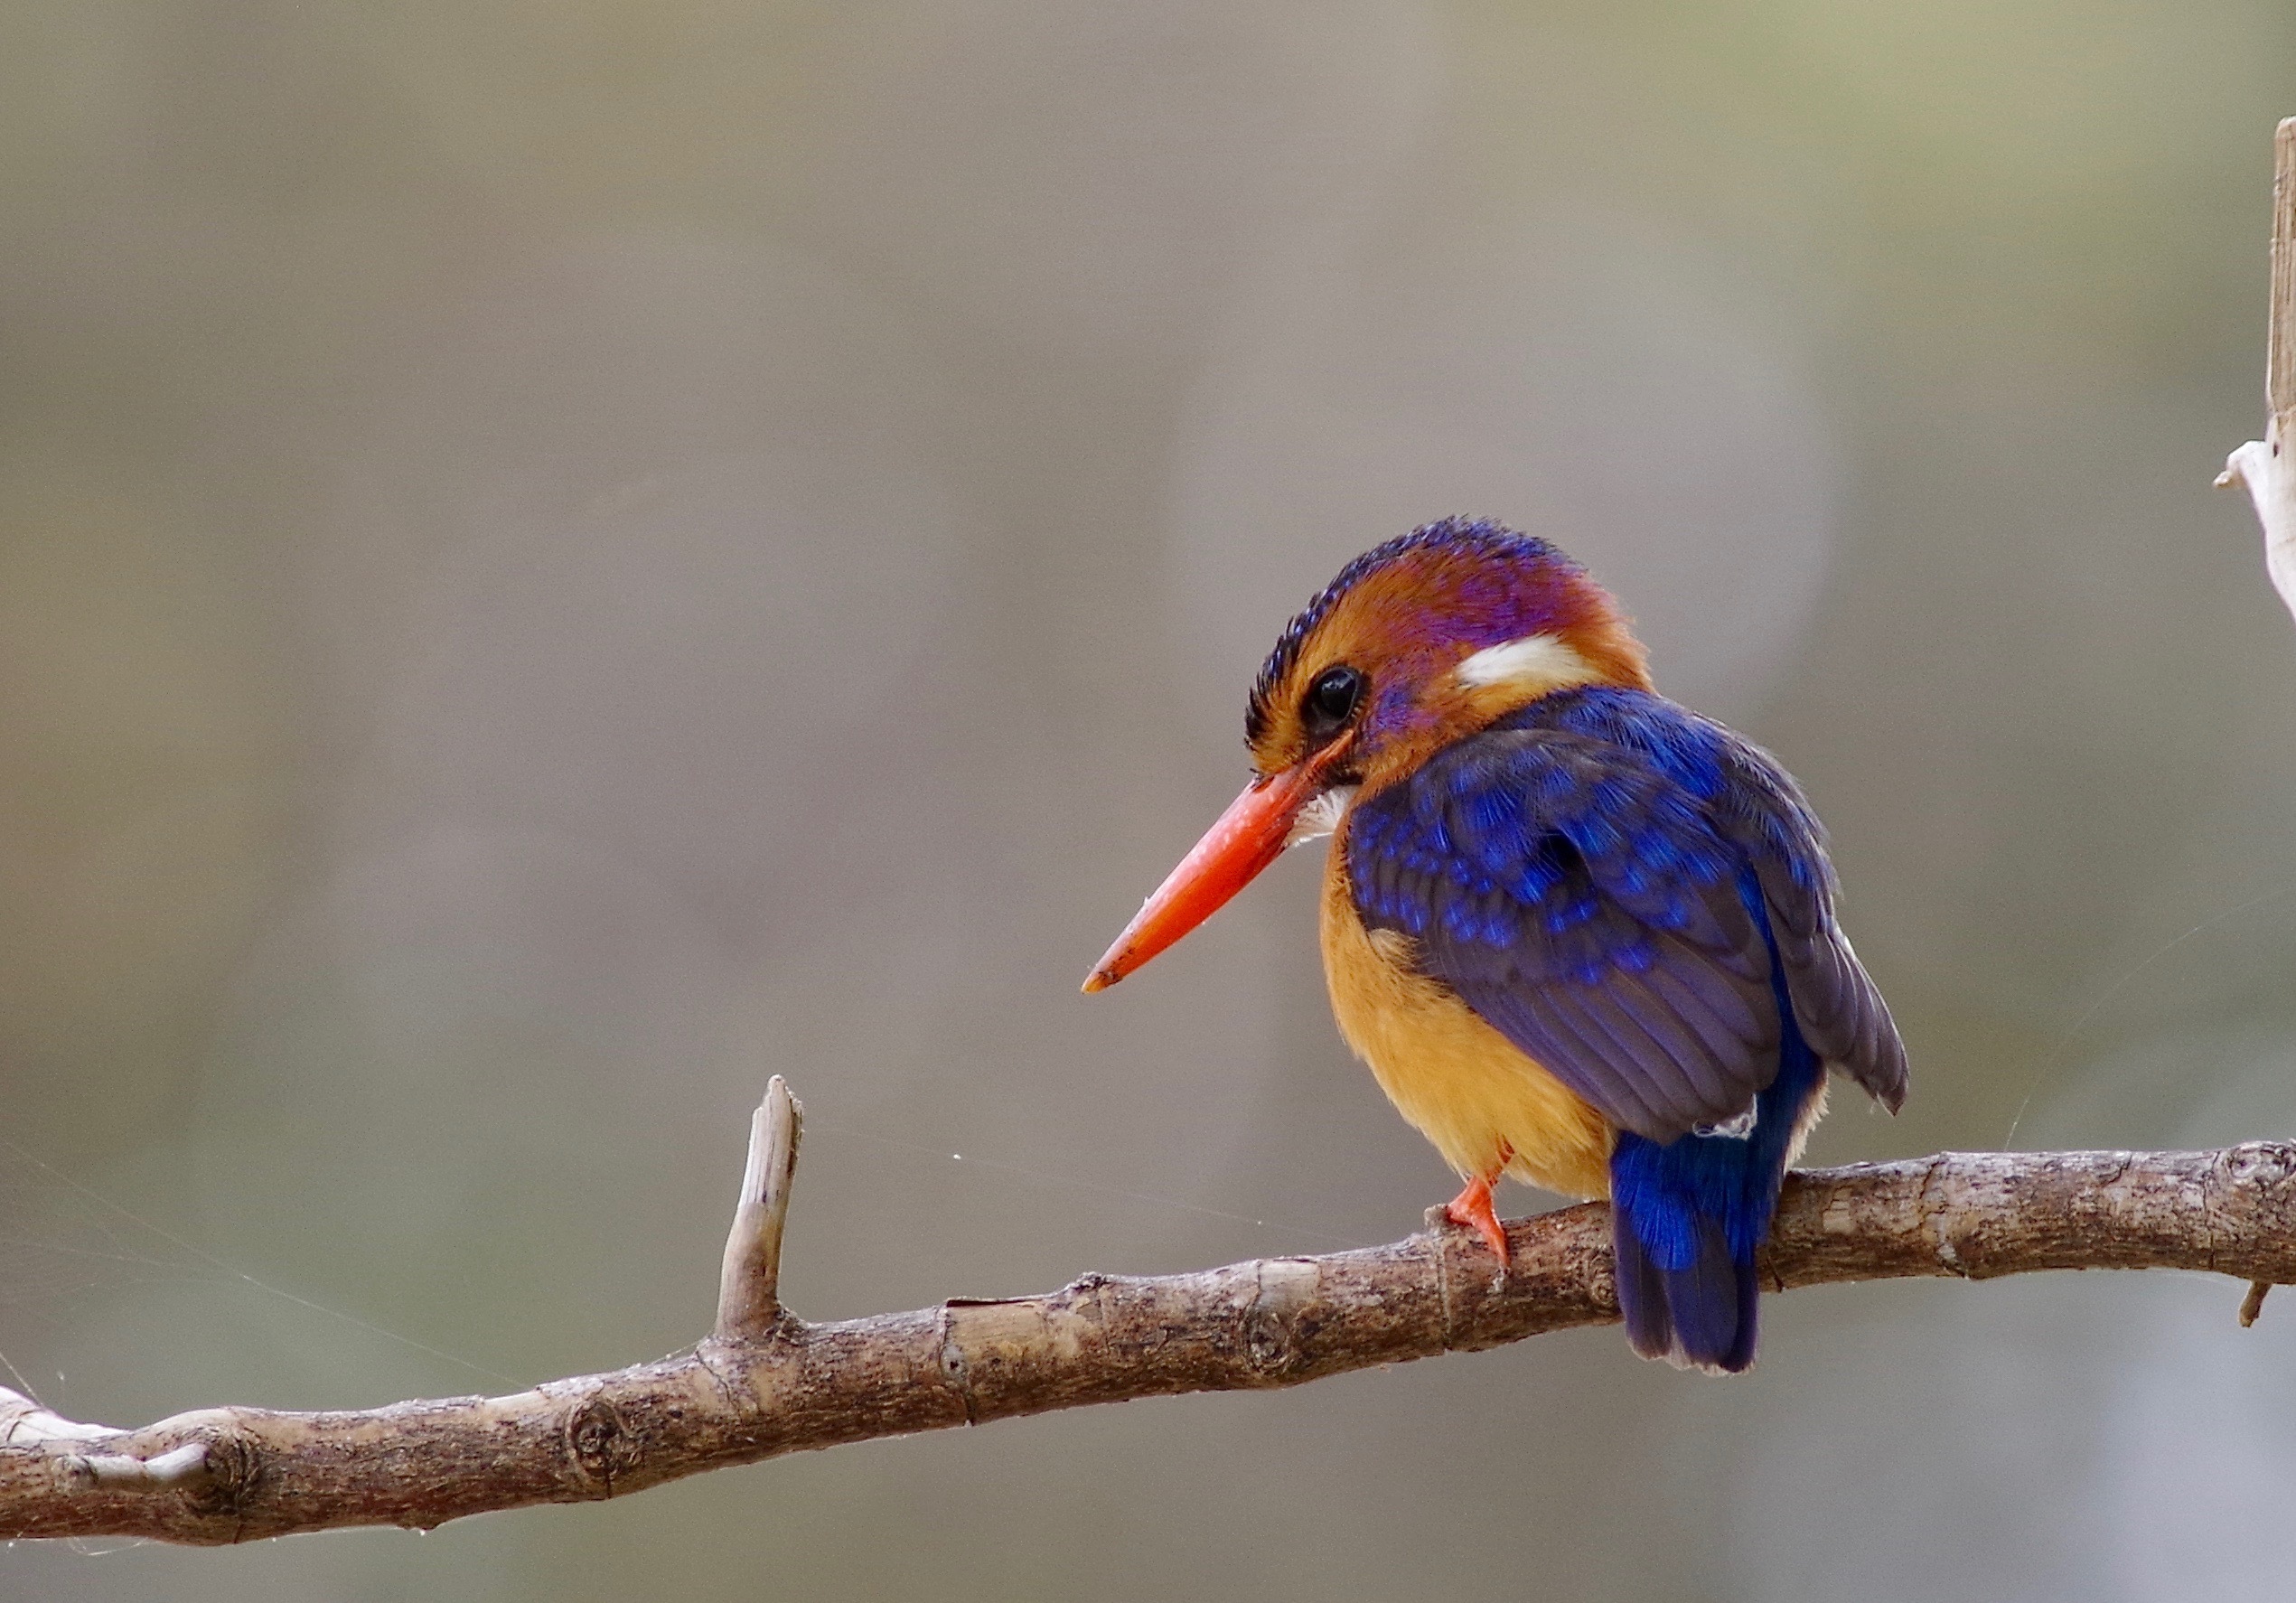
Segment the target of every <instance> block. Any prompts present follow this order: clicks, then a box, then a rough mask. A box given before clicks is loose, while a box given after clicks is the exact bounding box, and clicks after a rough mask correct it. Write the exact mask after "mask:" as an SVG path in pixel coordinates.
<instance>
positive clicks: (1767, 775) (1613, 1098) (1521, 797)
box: [1345, 689, 1905, 1141]
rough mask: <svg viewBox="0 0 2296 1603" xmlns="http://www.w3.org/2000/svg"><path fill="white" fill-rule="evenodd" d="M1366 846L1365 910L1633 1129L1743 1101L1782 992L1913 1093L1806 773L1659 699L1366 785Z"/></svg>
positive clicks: (1554, 706) (1553, 723)
mask: <svg viewBox="0 0 2296 1603" xmlns="http://www.w3.org/2000/svg"><path fill="white" fill-rule="evenodd" d="M1345 849H1346V852H1347V867H1348V873H1349V877H1350V880H1351V882H1352V885H1353V889H1354V901H1355V907H1356V911H1357V912H1358V913H1359V914H1361V915H1362V917H1363V919H1364V923H1366V924H1368V925H1370V926H1371V927H1373V928H1375V929H1390V930H1395V931H1398V932H1400V933H1403V934H1405V935H1408V936H1410V938H1411V940H1412V941H1413V942H1414V943H1415V949H1416V954H1417V955H1416V961H1417V963H1418V966H1419V967H1420V970H1421V971H1422V972H1424V973H1426V974H1428V975H1429V976H1430V977H1432V978H1434V979H1437V980H1441V981H1442V982H1444V983H1445V984H1447V985H1448V986H1449V987H1450V988H1451V989H1453V990H1454V991H1456V992H1457V995H1458V996H1459V998H1461V999H1462V1000H1463V1001H1465V1002H1466V1003H1467V1006H1468V1007H1470V1008H1473V1009H1474V1010H1475V1011H1476V1013H1477V1014H1479V1015H1481V1016H1482V1017H1483V1018H1485V1020H1486V1021H1488V1022H1489V1023H1490V1024H1491V1025H1492V1026H1495V1028H1497V1029H1498V1030H1499V1031H1500V1032H1501V1033H1502V1034H1504V1036H1507V1038H1508V1039H1509V1040H1511V1041H1512V1042H1513V1043H1514V1045H1517V1046H1519V1047H1520V1048H1522V1049H1523V1051H1524V1052H1525V1053H1527V1054H1528V1055H1531V1056H1532V1057H1533V1058H1535V1059H1536V1060H1537V1061H1538V1062H1540V1063H1541V1064H1544V1065H1545V1066H1546V1067H1547V1068H1548V1069H1549V1070H1550V1071H1551V1072H1552V1073H1554V1074H1555V1075H1556V1076H1557V1077H1558V1078H1560V1080H1562V1082H1563V1083H1565V1084H1567V1085H1569V1086H1570V1088H1571V1089H1572V1090H1573V1091H1575V1092H1578V1093H1579V1095H1580V1096H1583V1097H1585V1098H1586V1099H1587V1101H1589V1102H1590V1103H1592V1104H1593V1105H1594V1106H1595V1107H1596V1108H1597V1109H1598V1110H1599V1111H1601V1112H1602V1113H1603V1114H1604V1116H1605V1117H1607V1118H1608V1119H1609V1120H1611V1121H1612V1122H1613V1123H1614V1124H1617V1125H1619V1126H1621V1127H1623V1128H1625V1129H1627V1130H1634V1131H1635V1132H1636V1133H1637V1134H1640V1135H1643V1136H1645V1137H1648V1138H1649V1139H1653V1140H1658V1141H1667V1140H1672V1139H1674V1138H1675V1137H1677V1136H1680V1135H1682V1134H1684V1133H1685V1132H1687V1131H1689V1130H1691V1129H1692V1127H1694V1126H1696V1125H1700V1124H1707V1123H1715V1122H1720V1121H1721V1120H1728V1119H1729V1118H1731V1117H1733V1116H1734V1115H1736V1114H1738V1113H1740V1112H1742V1111H1745V1110H1746V1109H1747V1108H1748V1106H1749V1105H1750V1104H1751V1103H1752V1101H1753V1099H1754V1097H1755V1095H1756V1093H1757V1092H1760V1091H1761V1090H1762V1089H1763V1088H1764V1087H1766V1086H1767V1084H1768V1083H1769V1082H1770V1080H1771V1079H1772V1077H1773V1076H1775V1075H1776V1073H1777V1067H1778V1060H1779V1046H1780V1039H1781V1026H1780V1020H1779V1015H1778V999H1779V994H1780V990H1781V989H1782V990H1783V993H1784V995H1785V998H1787V999H1788V1001H1789V1003H1790V1005H1791V1007H1792V1008H1793V1012H1794V1020H1795V1025H1796V1026H1797V1027H1798V1028H1799V1029H1800V1031H1801V1033H1802V1036H1803V1038H1804V1040H1806V1041H1807V1042H1808V1043H1809V1045H1810V1046H1811V1048H1812V1049H1813V1051H1814V1052H1815V1053H1816V1054H1817V1055H1818V1056H1819V1057H1820V1058H1822V1059H1823V1060H1824V1061H1825V1062H1827V1063H1829V1064H1832V1066H1834V1067H1836V1068H1839V1069H1841V1070H1842V1071H1843V1072H1844V1073H1848V1074H1850V1075H1851V1076H1852V1077H1853V1078H1855V1079H1856V1080H1857V1081H1858V1082H1859V1083H1860V1084H1862V1085H1864V1086H1865V1087H1866V1089H1867V1090H1869V1091H1870V1092H1872V1093H1873V1094H1874V1095H1875V1096H1876V1097H1878V1098H1879V1099H1880V1100H1881V1101H1883V1102H1885V1103H1887V1104H1888V1105H1889V1106H1890V1107H1892V1108H1895V1107H1896V1106H1897V1105H1898V1101H1899V1100H1900V1099H1902V1097H1903V1095H1904V1092H1905V1056H1904V1050H1903V1048H1902V1047H1901V1046H1900V1045H1899V1044H1898V1033H1897V1029H1896V1027H1895V1026H1894V1025H1892V1024H1891V1022H1890V1019H1889V1012H1888V1008H1887V1007H1886V1006H1884V1005H1883V1003H1882V1000H1881V997H1880V994H1879V992H1878V991H1877V990H1876V989H1874V986H1873V982H1872V981H1871V980H1870V979H1868V978H1867V976H1866V972H1865V970H1864V969H1863V968H1862V967H1861V966H1860V964H1859V962H1858V959H1857V954H1856V953H1855V952H1853V951H1851V948H1850V943H1849V942H1848V940H1847V939H1846V938H1844V937H1843V935H1842V933H1841V929H1840V926H1839V925H1838V924H1837V923H1835V921H1834V916H1833V905H1832V901H1833V880H1832V870H1831V868H1830V867H1829V866H1828V864H1827V862H1826V858H1825V851H1824V847H1823V841H1822V838H1821V836H1820V833H1819V830H1818V825H1817V821H1816V820H1815V819H1814V818H1813V816H1812V815H1811V813H1810V811H1809V808H1808V807H1807V805H1806V804H1805V803H1804V802H1803V800H1802V798H1801V795H1800V793H1799V792H1798V791H1797V790H1796V789H1795V785H1794V782H1793V781H1792V780H1791V779H1790V778H1788V777H1787V776H1786V774H1785V773H1784V772H1783V771H1782V770H1781V769H1780V768H1779V767H1778V766H1777V764H1776V763H1775V762H1773V761H1772V760H1771V759H1770V758H1769V757H1768V756H1767V755H1765V754H1764V753H1762V752H1761V751H1759V750H1758V749H1757V748H1756V747H1754V746H1752V745H1748V743H1747V742H1745V741H1743V740H1741V739H1739V738H1738V736H1734V735H1732V734H1730V733H1729V731H1728V730H1726V729H1724V728H1722V727H1720V725H1717V724H1714V723H1711V722H1710V721H1709V720H1707V719H1704V718H1701V717H1697V716H1696V715H1694V714H1692V713H1690V712H1688V711H1686V710H1684V709H1683V708H1679V707H1676V706H1675V705H1674V704H1673V703H1672V702H1669V701H1666V700H1664V699H1663V698H1660V697H1656V696H1653V695H1650V694H1648V693H1646V692H1643V691H1636V690H1620V689H1583V690H1573V691H1566V692H1562V693H1560V694H1558V695H1554V696H1550V697H1547V698H1543V699H1542V700H1541V701H1538V702H1535V703H1533V704H1532V706H1531V707H1530V708H1525V709H1523V711H1522V712H1519V713H1516V714H1514V715H1513V716H1512V717H1508V718H1506V719H1504V720H1502V721H1501V722H1500V723H1499V724H1498V725H1496V726H1495V727H1491V728H1489V729H1486V730H1485V731H1483V732H1482V733H1480V734H1477V735H1475V736H1469V737H1468V738H1467V739H1466V740H1463V741H1460V742H1458V743H1457V744H1456V745H1451V746H1449V747H1447V748H1446V749H1445V750H1444V751H1442V752H1441V753H1439V755H1437V756H1435V757H1434V758H1433V759H1432V760H1430V761H1429V763H1427V764H1425V765H1424V766H1423V767H1421V768H1420V770H1419V771H1418V772H1417V773H1414V774H1412V775H1411V776H1410V778H1409V779H1407V780H1404V781H1402V782H1401V783H1396V784H1394V785H1392V786H1389V787H1387V788H1386V789H1384V790H1382V791H1380V792H1375V793H1373V794H1370V795H1367V796H1365V797H1364V798H1363V799H1362V800H1361V801H1359V802H1357V803H1356V804H1355V806H1354V808H1353V809H1352V810H1351V811H1350V815H1349V820H1348V827H1347V830H1346V836H1345ZM1765 923H1767V931H1768V935H1769V939H1768V940H1767V941H1766V940H1765V938H1764V934H1765V932H1764V924H1765ZM1773 942H1774V943H1775V946H1776V963H1775V966H1774V964H1773V961H1772V957H1771V946H1772V943H1773Z"/></svg>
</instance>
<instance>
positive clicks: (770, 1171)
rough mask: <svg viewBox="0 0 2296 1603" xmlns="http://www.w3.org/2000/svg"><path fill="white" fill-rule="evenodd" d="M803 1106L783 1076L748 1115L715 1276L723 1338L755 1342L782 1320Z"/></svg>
mask: <svg viewBox="0 0 2296 1603" xmlns="http://www.w3.org/2000/svg"><path fill="white" fill-rule="evenodd" d="M804 1125H805V1108H804V1105H803V1104H802V1103H801V1102H800V1101H798V1100H797V1099H796V1098H795V1097H794V1096H792V1095H791V1094H790V1089H789V1082H788V1081H786V1080H784V1079H783V1078H782V1077H781V1076H780V1075H779V1074H776V1075H774V1076H773V1078H772V1079H771V1080H769V1081H767V1082H766V1084H765V1100H764V1101H762V1102H760V1103H758V1104H757V1107H756V1109H755V1110H754V1111H753V1112H752V1113H751V1114H750V1116H749V1156H748V1158H747V1160H746V1161H745V1163H744V1165H743V1167H742V1189H741V1200H740V1201H739V1202H738V1203H737V1204H736V1205H735V1208H734V1224H733V1228H732V1229H731V1230H730V1231H728V1232H727V1233H726V1257H725V1261H724V1264H723V1266H722V1267H721V1268H720V1270H719V1271H718V1277H717V1332H716V1334H717V1339H718V1340H719V1341H726V1342H742V1341H755V1340H757V1339H758V1338H759V1337H761V1336H766V1335H769V1334H770V1333H771V1332H772V1331H773V1328H774V1326H777V1325H778V1324H780V1322H781V1319H782V1303H781V1279H782V1230H783V1226H784V1225H785V1224H787V1223H788V1222H789V1197H790V1186H791V1183H792V1180H793V1179H794V1178H795V1176H796V1172H797V1144H798V1140H799V1138H800V1137H801V1134H802V1133H803V1130H804Z"/></svg>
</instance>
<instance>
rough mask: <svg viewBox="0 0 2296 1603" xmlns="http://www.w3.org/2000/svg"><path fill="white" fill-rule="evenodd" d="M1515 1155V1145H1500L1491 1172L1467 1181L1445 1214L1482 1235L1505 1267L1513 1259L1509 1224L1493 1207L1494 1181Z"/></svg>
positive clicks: (1450, 1219)
mask: <svg viewBox="0 0 2296 1603" xmlns="http://www.w3.org/2000/svg"><path fill="white" fill-rule="evenodd" d="M1513 1157H1514V1148H1512V1147H1507V1146H1502V1147H1501V1148H1499V1161H1498V1162H1497V1163H1496V1164H1495V1165H1494V1166H1493V1167H1492V1169H1491V1172H1490V1173H1489V1174H1487V1175H1477V1176H1476V1177H1475V1178H1474V1179H1472V1180H1469V1181H1468V1182H1467V1189H1465V1190H1464V1191H1462V1192H1460V1193H1459V1194H1458V1195H1457V1196H1455V1197H1453V1198H1452V1199H1451V1200H1450V1201H1449V1202H1448V1203H1446V1204H1444V1205H1443V1217H1445V1218H1446V1219H1448V1220H1449V1221H1450V1222H1451V1223H1454V1224H1457V1225H1463V1226H1465V1227H1466V1228H1467V1229H1469V1230H1472V1231H1474V1232H1475V1233H1476V1234H1477V1235H1479V1236H1481V1237H1482V1238H1483V1240H1484V1242H1485V1245H1487V1246H1488V1247H1489V1248H1490V1249H1491V1251H1494V1252H1495V1253H1496V1254H1498V1259H1499V1263H1500V1266H1501V1267H1502V1268H1504V1267H1505V1266H1506V1265H1507V1264H1509V1263H1511V1262H1512V1261H1513V1259H1512V1258H1511V1257H1510V1255H1509V1253H1508V1251H1507V1233H1506V1227H1505V1226H1504V1225H1502V1224H1501V1223H1499V1216H1498V1214H1496V1213H1495V1212H1493V1211H1492V1207H1491V1182H1492V1181H1494V1180H1495V1179H1497V1178H1498V1177H1499V1174H1500V1171H1501V1170H1503V1169H1504V1168H1505V1167H1506V1166H1507V1163H1508V1160H1509V1159H1511V1158H1513Z"/></svg>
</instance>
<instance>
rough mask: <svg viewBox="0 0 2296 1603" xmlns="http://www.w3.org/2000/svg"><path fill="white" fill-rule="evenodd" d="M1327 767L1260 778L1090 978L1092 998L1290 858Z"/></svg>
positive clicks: (1137, 917)
mask: <svg viewBox="0 0 2296 1603" xmlns="http://www.w3.org/2000/svg"><path fill="white" fill-rule="evenodd" d="M1325 766H1326V764H1324V763H1317V762H1307V763H1300V764H1297V765H1295V766H1293V767H1290V768H1287V769H1285V770H1284V771H1283V772H1282V773H1271V774H1270V775H1268V776H1267V777H1266V778H1265V779H1255V780H1253V781H1252V782H1251V783H1250V784H1248V785H1246V786H1245V787H1244V790H1243V794H1242V795H1241V796H1238V797H1237V798H1236V799H1235V800H1234V801H1233V802H1229V803H1228V811H1225V812H1223V813H1222V814H1221V815H1220V819H1219V821H1218V822H1217V823H1215V824H1214V825H1213V826H1212V827H1211V828H1210V829H1209V830H1205V831H1204V839H1201V840H1199V841H1197V842H1196V843H1195V849H1193V850H1191V851H1190V852H1189V853H1188V855H1187V856H1186V857H1185V858H1181V859H1180V866H1179V867H1176V868H1175V869H1173V870H1172V872H1171V874H1170V875H1169V876H1167V878H1166V879H1165V881H1164V883H1163V884H1162V885H1159V886H1157V887H1156V894H1155V895H1152V896H1150V897H1149V898H1148V900H1147V901H1146V902H1144V903H1142V904H1141V905H1140V911H1139V914H1136V915H1135V916H1134V917H1133V920H1132V922H1131V923H1129V924H1126V925H1125V926H1124V933H1122V934H1120V935H1119V936H1118V937H1117V938H1116V944H1115V945H1113V946H1111V947H1110V948H1109V949H1108V955H1107V956H1105V957H1103V958H1101V961H1100V962H1099V963H1098V964H1097V965H1095V966H1094V968H1093V970H1092V978H1091V979H1089V980H1085V981H1084V990H1085V993H1086V994H1087V995H1090V994H1091V993H1092V992H1093V991H1096V990H1106V989H1108V988H1109V987H1110V986H1111V985H1114V984H1115V983H1116V982H1117V981H1118V980H1121V979H1123V978H1124V976H1126V975H1127V974H1129V973H1130V972H1131V971H1132V970H1135V969H1137V968H1139V966H1140V965H1141V964H1143V963H1145V962H1147V961H1148V959H1150V958H1152V957H1154V956H1155V955H1156V954H1157V952H1159V951H1163V950H1164V949H1165V948H1166V947H1167V946H1169V945H1171V944H1172V943H1173V942H1176V941H1177V940H1178V939H1179V938H1180V937H1181V936H1183V935H1185V934H1186V933H1188V932H1189V931H1190V930H1193V929H1194V928H1195V927H1196V925H1198V924H1200V923H1203V922H1204V920H1205V919H1207V918H1210V917H1211V916H1212V915H1213V914H1215V913H1217V912H1219V911H1220V909H1221V908H1223V907H1224V906H1226V905H1227V904H1228V899H1229V898H1230V897H1231V896H1232V895H1235V894H1236V893H1237V892H1238V891H1240V890H1242V888H1243V887H1244V886H1247V885H1250V884H1251V881H1252V879H1253V877H1254V876H1257V875H1258V874H1259V872H1260V869H1262V868H1265V867H1267V866H1268V865H1269V864H1270V863H1272V862H1274V861H1275V860H1276V859H1277V858H1279V857H1281V856H1283V848H1284V839H1285V838H1286V837H1287V836H1289V834H1290V833H1291V826H1292V823H1293V821H1294V820H1297V819H1298V817H1299V812H1300V809H1302V808H1304V807H1306V806H1307V803H1308V802H1312V801H1314V800H1315V799H1316V797H1317V793H1318V792H1321V791H1322V790H1323V788H1324V787H1323V781H1322V778H1321V776H1320V773H1319V770H1321V769H1322V768H1324V767H1325Z"/></svg>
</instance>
